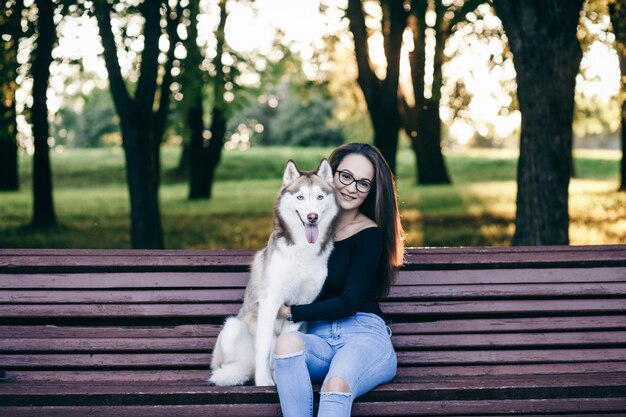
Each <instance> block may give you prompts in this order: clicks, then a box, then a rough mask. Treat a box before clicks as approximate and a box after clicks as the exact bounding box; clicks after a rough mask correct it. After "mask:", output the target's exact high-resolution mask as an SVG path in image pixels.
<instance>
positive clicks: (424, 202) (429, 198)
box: [0, 147, 626, 249]
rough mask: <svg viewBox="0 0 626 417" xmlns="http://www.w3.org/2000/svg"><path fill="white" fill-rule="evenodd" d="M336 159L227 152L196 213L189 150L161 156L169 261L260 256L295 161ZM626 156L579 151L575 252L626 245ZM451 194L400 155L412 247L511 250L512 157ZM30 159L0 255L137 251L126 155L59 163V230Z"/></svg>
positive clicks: (317, 154) (7, 213)
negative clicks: (41, 217) (43, 203)
mask: <svg viewBox="0 0 626 417" xmlns="http://www.w3.org/2000/svg"><path fill="white" fill-rule="evenodd" d="M329 152H330V149H328V148H260V147H257V148H252V149H251V150H249V151H246V152H239V151H228V152H224V155H223V158H222V163H221V165H220V167H219V169H218V173H217V178H218V179H217V182H216V184H215V187H214V197H213V198H212V199H211V200H206V201H189V200H188V199H187V198H186V196H187V184H186V178H185V176H184V175H181V174H180V173H177V172H176V166H177V164H178V159H179V157H180V150H179V149H178V148H174V147H166V148H164V149H163V152H162V164H163V185H162V187H161V191H160V199H161V215H162V220H163V229H164V232H165V244H166V247H167V248H169V249H179V248H187V249H196V248H197V249H206V248H208V249H230V248H246V249H258V248H260V247H262V246H264V245H265V242H266V241H267V238H268V236H269V233H270V231H271V226H272V221H271V211H272V207H273V200H274V198H275V197H276V194H277V192H278V188H279V186H280V182H281V178H282V171H283V168H284V164H285V162H286V160H287V159H290V158H291V159H294V160H296V161H297V162H298V164H299V165H300V167H301V168H302V169H313V168H315V167H316V166H317V163H318V162H319V160H320V158H321V157H323V156H326V155H328V154H329ZM620 155H621V154H620V153H619V152H608V151H606V152H599V151H578V152H576V154H575V171H576V177H575V178H574V179H573V180H572V182H571V185H570V241H571V243H572V244H576V245H582V244H611V243H626V193H618V192H616V191H615V190H616V188H617V184H618V169H619V157H620ZM446 161H447V164H448V169H449V172H450V175H451V177H452V180H453V184H452V185H445V186H416V185H415V179H414V173H413V171H414V168H413V164H414V158H413V154H412V152H411V151H410V150H409V149H402V150H401V151H400V153H399V155H398V195H399V199H400V207H401V212H402V220H403V225H404V227H405V230H406V232H407V243H408V245H409V246H474V245H479V246H497V245H510V243H511V238H512V236H513V232H514V224H513V222H514V218H515V193H516V184H515V171H516V165H517V155H516V154H515V152H512V151H494V150H472V151H468V152H465V153H463V154H460V153H459V154H450V155H447V156H446ZM30 164H31V158H30V157H29V156H27V155H22V156H21V159H20V175H21V182H22V184H21V189H20V191H18V192H2V193H0V247H5V248H6V247H41V248H128V247H129V246H130V236H129V228H130V223H129V203H128V191H127V188H126V183H125V170H124V156H123V152H122V150H121V149H119V148H106V149H71V150H65V151H63V152H62V153H53V154H52V166H53V174H54V201H55V208H56V213H57V217H58V220H59V224H60V225H59V226H58V227H56V228H53V229H51V230H39V229H33V228H30V227H28V226H27V224H28V222H29V220H30V217H31V212H32V196H31V177H30V170H31V165H30Z"/></svg>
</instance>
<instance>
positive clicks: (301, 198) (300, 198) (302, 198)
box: [296, 195, 304, 201]
mask: <svg viewBox="0 0 626 417" xmlns="http://www.w3.org/2000/svg"><path fill="white" fill-rule="evenodd" d="M296 198H297V199H298V200H300V201H302V200H304V197H303V196H301V195H299V196H297V197H296Z"/></svg>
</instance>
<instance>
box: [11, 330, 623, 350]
mask: <svg viewBox="0 0 626 417" xmlns="http://www.w3.org/2000/svg"><path fill="white" fill-rule="evenodd" d="M214 341H215V338H214V337H185V338H183V337H181V338H171V337H169V338H160V337H156V338H148V337H144V338H113V337H100V338H77V337H76V338H67V339H61V338H53V339H50V338H26V339H8V338H5V339H0V352H32V351H38V352H41V351H47V352H84V351H95V352H108V351H115V352H127V351H144V352H150V351H163V352H165V351H167V352H169V351H197V350H208V349H212V348H213V344H214ZM392 342H393V344H394V346H395V347H396V349H397V350H405V349H406V350H408V349H410V350H425V349H438V350H442V349H455V348H465V349H471V348H485V347H488V348H492V349H495V348H510V347H555V346H557V347H565V346H568V347H569V346H572V347H573V346H580V347H584V346H589V345H592V346H594V345H595V346H597V345H602V346H605V347H608V346H626V331H621V332H578V333H523V334H486V335H485V334H465V335H463V336H459V335H402V336H393V337H392Z"/></svg>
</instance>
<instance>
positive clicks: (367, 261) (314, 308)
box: [291, 227, 384, 322]
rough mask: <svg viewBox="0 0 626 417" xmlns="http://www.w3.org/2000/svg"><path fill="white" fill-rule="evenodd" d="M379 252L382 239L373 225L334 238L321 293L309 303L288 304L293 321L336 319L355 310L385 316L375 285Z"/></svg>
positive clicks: (347, 315)
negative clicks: (349, 234) (348, 235)
mask: <svg viewBox="0 0 626 417" xmlns="http://www.w3.org/2000/svg"><path fill="white" fill-rule="evenodd" d="M381 253H382V241H381V238H380V235H379V233H378V228H376V227H369V228H366V229H363V230H361V231H359V232H357V233H355V234H354V235H352V236H350V237H348V238H346V239H343V240H339V241H336V242H335V243H334V248H333V251H332V253H331V254H330V257H329V259H328V275H327V277H326V281H325V283H324V286H323V288H322V291H321V292H320V295H319V296H318V297H317V299H316V300H315V301H314V302H313V303H311V304H303V305H294V306H291V316H292V318H293V321H294V322H301V321H312V320H337V319H342V318H346V317H350V316H353V315H355V314H356V313H358V312H363V313H374V314H377V315H379V316H380V317H382V318H383V319H384V316H383V312H382V311H381V309H380V306H379V305H378V298H377V296H376V291H375V285H374V283H375V279H376V276H377V273H378V266H379V262H380V258H381Z"/></svg>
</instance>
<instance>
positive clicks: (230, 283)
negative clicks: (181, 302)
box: [0, 271, 250, 289]
mask: <svg viewBox="0 0 626 417" xmlns="http://www.w3.org/2000/svg"><path fill="white" fill-rule="evenodd" d="M249 278H250V274H249V273H248V272H158V271H157V272H118V273H115V272H98V273H88V274H86V273H75V274H61V273H59V274H0V288H5V289H11V288H13V289H27V288H31V289H52V288H58V289H72V288H85V289H87V288H92V289H97V288H103V289H104V288H106V289H114V288H220V287H245V285H246V284H247V282H248V279H249Z"/></svg>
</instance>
